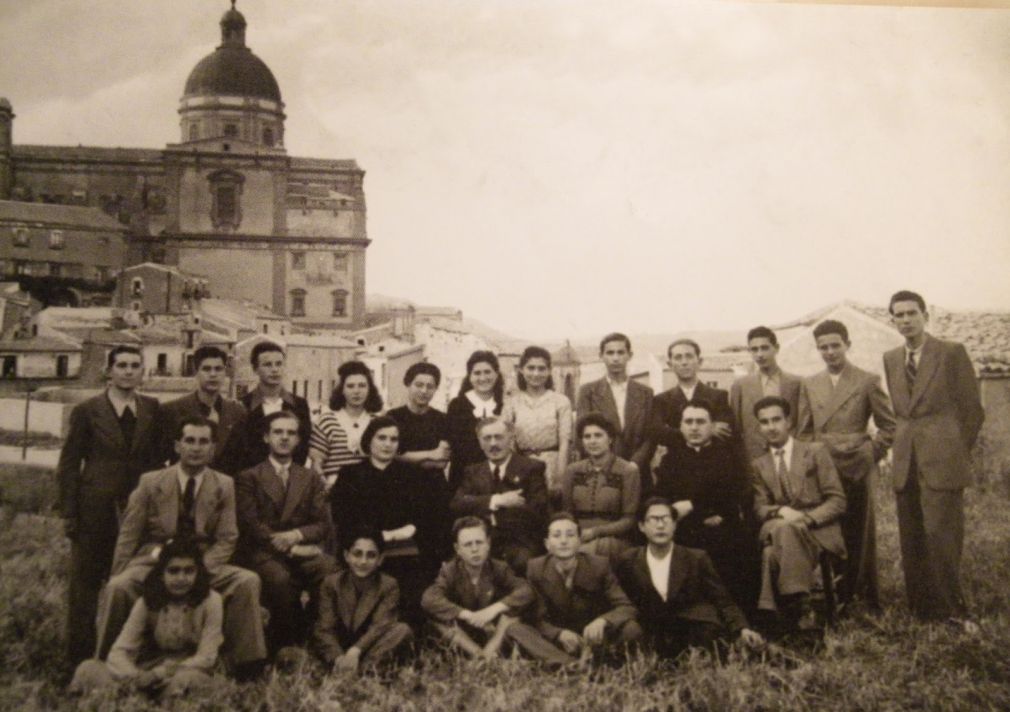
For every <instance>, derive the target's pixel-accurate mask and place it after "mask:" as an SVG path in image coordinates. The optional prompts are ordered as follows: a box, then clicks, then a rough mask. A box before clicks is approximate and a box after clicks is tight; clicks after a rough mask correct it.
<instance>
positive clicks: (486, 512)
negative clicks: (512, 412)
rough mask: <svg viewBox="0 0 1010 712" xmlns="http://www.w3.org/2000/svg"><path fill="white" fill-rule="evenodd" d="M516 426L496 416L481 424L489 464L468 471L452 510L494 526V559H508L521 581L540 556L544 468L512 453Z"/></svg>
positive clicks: (479, 433) (480, 437)
mask: <svg viewBox="0 0 1010 712" xmlns="http://www.w3.org/2000/svg"><path fill="white" fill-rule="evenodd" d="M512 438H513V435H512V426H511V424H510V423H508V422H506V421H505V420H503V419H502V418H500V417H498V416H491V417H489V418H483V419H481V420H480V422H478V423H477V439H478V441H479V442H480V446H481V449H482V450H483V451H484V455H485V456H486V457H487V459H486V460H485V461H484V462H478V463H475V464H473V465H470V466H469V467H467V468H466V471H465V472H464V474H463V482H462V484H460V487H459V489H458V490H456V494H455V495H454V496H453V498H452V502H451V503H450V505H449V509H450V510H451V511H452V515H453V516H454V517H457V518H458V517H465V516H467V515H474V516H478V517H484V518H485V519H487V520H489V521H490V522H491V531H492V537H491V543H492V550H491V556H492V557H494V558H499V559H504V560H505V561H506V562H507V563H508V565H509V566H510V567H511V568H512V570H513V571H515V573H516V575H518V576H525V575H526V563H527V562H528V561H529V559H530V558H532V557H533V556H536V555H538V554H539V553H540V545H541V542H542V541H543V534H544V527H545V526H546V523H547V483H546V481H545V480H544V469H545V465H544V463H542V462H540V461H539V460H535V459H533V458H530V457H525V456H523V455H520V454H519V453H514V452H512Z"/></svg>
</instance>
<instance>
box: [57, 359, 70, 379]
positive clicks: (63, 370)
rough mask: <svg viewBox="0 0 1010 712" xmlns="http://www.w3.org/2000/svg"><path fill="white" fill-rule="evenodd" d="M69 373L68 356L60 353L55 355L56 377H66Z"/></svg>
mask: <svg viewBox="0 0 1010 712" xmlns="http://www.w3.org/2000/svg"><path fill="white" fill-rule="evenodd" d="M69 373H70V357H69V356H67V355H66V354H60V355H58V356H57V357H56V377H57V378H66V377H67V376H68V375H69Z"/></svg>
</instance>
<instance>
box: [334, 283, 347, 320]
mask: <svg viewBox="0 0 1010 712" xmlns="http://www.w3.org/2000/svg"><path fill="white" fill-rule="evenodd" d="M333 316H347V290H346V289H336V290H334V291H333Z"/></svg>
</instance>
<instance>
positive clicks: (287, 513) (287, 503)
mask: <svg viewBox="0 0 1010 712" xmlns="http://www.w3.org/2000/svg"><path fill="white" fill-rule="evenodd" d="M274 479H277V478H276V477H275V478H274ZM278 484H280V482H279V481H278ZM308 486H309V473H308V472H307V471H305V470H303V469H302V468H300V467H297V466H296V465H294V464H292V465H291V469H289V470H288V491H287V493H286V494H285V496H284V509H283V511H282V512H281V521H282V522H285V521H287V520H288V519H289V518H290V517H291V515H292V513H294V511H295V507H297V506H298V503H299V502H301V501H302V495H303V494H304V493H305V489H306V488H307V487H308Z"/></svg>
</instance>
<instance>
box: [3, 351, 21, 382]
mask: <svg viewBox="0 0 1010 712" xmlns="http://www.w3.org/2000/svg"><path fill="white" fill-rule="evenodd" d="M0 358H3V378H17V377H18V357H17V356H3V357H0Z"/></svg>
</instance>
